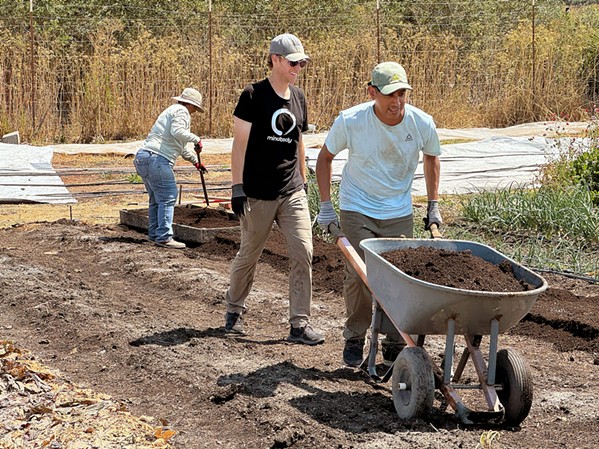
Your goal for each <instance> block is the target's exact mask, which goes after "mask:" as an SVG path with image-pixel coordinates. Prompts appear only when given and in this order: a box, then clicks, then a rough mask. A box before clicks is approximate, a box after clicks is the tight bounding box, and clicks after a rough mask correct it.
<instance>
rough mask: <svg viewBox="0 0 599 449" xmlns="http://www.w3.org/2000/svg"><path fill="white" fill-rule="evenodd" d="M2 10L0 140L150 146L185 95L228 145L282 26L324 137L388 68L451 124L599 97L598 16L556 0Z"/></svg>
mask: <svg viewBox="0 0 599 449" xmlns="http://www.w3.org/2000/svg"><path fill="white" fill-rule="evenodd" d="M0 3H4V5H3V7H2V8H1V10H2V11H3V12H0V50H1V52H0V71H1V72H2V76H1V83H2V85H1V86H2V87H1V88H0V132H3V133H4V132H10V131H13V130H19V131H20V132H21V134H22V135H23V137H24V139H25V140H29V141H43V142H47V141H50V142H102V141H110V140H119V139H132V138H141V137H143V136H144V135H145V134H146V133H147V130H148V129H149V128H150V126H151V125H152V123H153V121H154V119H155V117H156V115H157V114H158V113H160V111H161V110H162V109H164V107H165V106H166V105H168V104H169V102H170V97H171V96H173V95H178V94H179V93H180V91H181V90H182V89H183V88H184V87H187V86H194V87H196V88H198V89H199V90H200V91H201V92H203V93H204V95H205V98H206V106H207V111H208V112H207V114H205V115H203V116H202V117H200V120H197V123H196V120H195V118H194V124H193V126H194V128H195V129H194V131H196V132H197V133H199V134H201V135H209V136H214V137H224V136H229V135H230V134H231V127H232V120H231V114H232V112H233V108H234V106H235V104H236V101H237V98H238V96H239V93H240V91H241V90H242V89H243V87H244V86H245V85H247V84H248V83H250V82H253V81H255V80H258V79H261V78H263V77H265V76H267V74H268V69H267V65H266V58H267V50H268V43H269V41H270V39H272V38H273V37H274V36H275V35H277V34H280V33H283V32H291V33H294V34H296V35H297V36H299V37H300V39H301V40H302V42H303V43H304V47H305V49H306V52H307V53H308V54H309V55H310V56H311V59H312V60H311V64H310V65H308V66H307V68H306V69H304V71H303V73H302V76H301V79H300V80H299V82H298V84H299V86H300V87H302V88H303V89H304V90H305V91H306V96H307V98H308V104H309V120H310V122H311V123H313V124H315V125H316V127H317V129H319V130H325V129H327V128H328V127H329V126H330V124H331V123H332V121H333V119H334V117H335V116H336V115H337V114H338V112H339V110H341V109H344V108H347V107H349V106H352V105H353V104H356V103H359V102H362V101H366V100H368V97H367V95H366V90H365V83H366V82H367V81H368V79H369V77H370V72H371V71H372V68H373V67H374V65H375V64H376V63H377V62H380V61H383V60H395V61H397V62H400V63H401V64H403V65H404V66H405V67H406V70H407V72H408V76H409V79H410V83H411V84H412V86H413V87H414V91H413V92H412V93H411V96H410V102H411V103H413V104H414V105H416V106H418V107H420V108H422V109H424V110H425V111H427V112H429V113H431V114H432V115H433V116H434V118H435V120H436V121H437V123H438V124H439V125H440V126H444V127H465V126H506V125H512V124H516V123H522V122H526V121H535V120H538V119H543V118H555V117H554V116H559V117H561V118H566V119H581V118H584V117H583V114H584V110H585V109H589V110H593V109H594V107H595V106H594V104H595V103H597V98H598V93H599V86H598V85H597V80H598V79H599V76H598V73H599V69H598V67H599V62H598V61H599V57H598V54H599V50H597V49H596V41H594V40H593V39H596V38H597V31H596V30H595V31H593V27H594V26H595V25H597V24H599V19H597V18H596V17H594V16H592V15H589V14H587V13H584V14H583V13H582V10H581V11H579V12H577V13H576V14H572V11H569V10H568V11H566V5H565V4H564V3H563V2H559V1H555V0H536V1H535V0H532V1H529V2H522V1H514V0H478V1H477V0H471V1H465V0H455V1H452V0H445V1H432V0H414V1H410V2H404V1H381V0H368V1H357V0H355V1H350V0H346V1H331V2H320V3H318V4H315V5H312V6H310V7H305V4H303V3H301V2H296V3H291V2H263V3H259V2H245V3H241V2H229V3H231V4H233V6H231V5H230V4H228V5H227V7H224V6H219V5H215V6H213V5H212V4H211V2H210V1H209V2H204V1H202V2H194V1H189V2H179V8H178V9H174V8H172V5H171V4H170V3H168V2H159V3H158V4H156V3H151V4H150V3H148V2H145V3H144V2H141V1H131V2H126V3H124V4H123V3H119V4H111V5H101V4H99V2H98V1H89V2H85V3H84V2H81V1H78V2H69V3H65V4H62V3H57V2H50V1H43V2H42V1H40V2H36V3H35V4H34V3H33V1H30V3H29V5H28V6H29V9H27V8H25V6H27V5H26V4H24V3H23V2H8V1H6V0H4V2H0ZM238 3H239V4H238ZM259 5H261V7H262V8H263V10H259V9H258V6H259ZM169 6H170V7H169ZM593 45H595V50H594V51H593ZM589 49H590V50H589ZM552 115H553V116H552Z"/></svg>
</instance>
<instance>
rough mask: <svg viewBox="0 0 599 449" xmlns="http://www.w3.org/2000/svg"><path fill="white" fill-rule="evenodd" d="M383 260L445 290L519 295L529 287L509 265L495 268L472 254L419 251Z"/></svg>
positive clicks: (390, 255) (385, 255) (399, 251)
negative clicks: (457, 289) (447, 288)
mask: <svg viewBox="0 0 599 449" xmlns="http://www.w3.org/2000/svg"><path fill="white" fill-rule="evenodd" d="M381 256H382V257H383V258H384V259H385V260H387V261H388V262H389V263H390V264H392V265H393V266H395V267H397V268H399V269H400V270H401V271H403V272H404V273H405V274H407V275H408V276H412V277H414V278H417V279H420V280H422V281H426V282H429V283H431V284H437V285H443V286H445V287H453V288H461V289H464V290H478V291H487V292H517V291H523V290H528V289H529V286H528V285H526V284H525V283H523V282H521V281H519V280H517V279H516V278H515V277H514V273H513V271H512V267H511V265H510V264H509V263H502V264H499V265H494V264H492V263H490V262H487V261H486V260H484V259H482V258H480V257H478V256H475V255H473V254H472V252H470V251H447V250H445V249H438V248H429V247H425V246H422V247H419V248H404V249H397V250H393V251H387V252H385V253H383V254H381Z"/></svg>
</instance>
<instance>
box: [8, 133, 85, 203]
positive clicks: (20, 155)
mask: <svg viewBox="0 0 599 449" xmlns="http://www.w3.org/2000/svg"><path fill="white" fill-rule="evenodd" d="M52 152H53V150H52V147H34V146H30V145H11V144H5V143H0V203H57V204H68V203H76V202H77V201H76V200H75V199H74V198H73V197H72V196H71V194H70V193H69V191H68V190H67V188H66V187H65V185H64V184H63V182H62V180H61V179H60V177H59V176H58V175H57V174H56V172H55V171H54V168H52Z"/></svg>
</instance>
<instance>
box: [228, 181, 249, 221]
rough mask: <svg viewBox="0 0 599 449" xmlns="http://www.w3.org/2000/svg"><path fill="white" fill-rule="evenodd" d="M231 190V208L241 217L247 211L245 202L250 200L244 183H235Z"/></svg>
mask: <svg viewBox="0 0 599 449" xmlns="http://www.w3.org/2000/svg"><path fill="white" fill-rule="evenodd" d="M231 192H232V193H231V209H233V212H234V213H235V215H237V216H238V217H241V216H242V215H243V214H244V213H245V204H246V203H247V200H248V197H247V196H245V192H244V191H243V184H235V185H234V186H233V187H232V188H231Z"/></svg>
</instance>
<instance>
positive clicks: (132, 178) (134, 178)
mask: <svg viewBox="0 0 599 449" xmlns="http://www.w3.org/2000/svg"><path fill="white" fill-rule="evenodd" d="M126 179H127V182H130V183H131V184H141V183H142V182H143V181H142V180H141V176H139V175H138V174H137V173H131V174H129V175H128V176H127V178H126Z"/></svg>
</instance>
